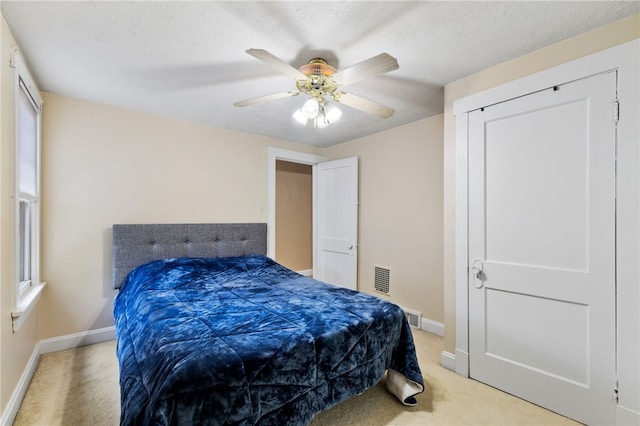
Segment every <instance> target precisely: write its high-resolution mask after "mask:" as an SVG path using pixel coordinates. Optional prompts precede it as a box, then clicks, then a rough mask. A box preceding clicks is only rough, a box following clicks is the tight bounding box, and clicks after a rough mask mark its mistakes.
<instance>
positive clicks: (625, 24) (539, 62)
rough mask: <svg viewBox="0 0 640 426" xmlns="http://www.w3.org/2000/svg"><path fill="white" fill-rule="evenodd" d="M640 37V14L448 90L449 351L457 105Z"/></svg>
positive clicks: (450, 345) (449, 343)
mask: <svg viewBox="0 0 640 426" xmlns="http://www.w3.org/2000/svg"><path fill="white" fill-rule="evenodd" d="M639 37H640V15H635V16H631V17H629V18H626V19H622V20H620V21H617V22H614V23H611V24H609V25H605V26H603V27H600V28H597V29H595V30H592V31H589V32H587V33H584V34H580V35H578V36H576V37H573V38H570V39H567V40H565V41H562V42H560V43H556V44H554V45H551V46H548V47H546V48H544V49H540V50H538V51H535V52H532V53H530V54H528V55H524V56H521V57H519V58H516V59H514V60H511V61H508V62H505V63H503V64H500V65H497V66H495V67H492V68H489V69H487V70H485V71H482V72H479V73H477V74H473V75H471V76H469V77H466V78H463V79H461V80H458V81H455V82H453V83H450V84H448V85H447V86H446V87H445V106H444V108H445V109H444V194H445V195H444V289H445V291H444V302H445V305H444V309H445V317H444V323H445V347H444V349H445V351H447V352H450V353H454V351H455V321H456V317H455V276H454V255H455V253H454V251H455V247H454V219H455V217H454V214H455V205H454V198H455V188H454V178H455V121H454V117H453V102H454V101H456V100H457V99H461V98H463V97H465V96H469V95H471V94H474V93H478V92H481V91H483V90H487V89H490V88H492V87H496V86H498V85H500V84H504V83H507V82H510V81H513V80H516V79H518V78H521V77H525V76H528V75H531V74H534V73H536V72H538V71H542V70H545V69H548V68H551V67H554V66H556V65H560V64H563V63H566V62H569V61H571V60H574V59H577V58H580V57H583V56H587V55H589V54H592V53H595V52H598V51H601V50H603V49H606V48H609V47H612V46H616V45H619V44H622V43H624V42H627V41H630V40H634V39H637V38H639Z"/></svg>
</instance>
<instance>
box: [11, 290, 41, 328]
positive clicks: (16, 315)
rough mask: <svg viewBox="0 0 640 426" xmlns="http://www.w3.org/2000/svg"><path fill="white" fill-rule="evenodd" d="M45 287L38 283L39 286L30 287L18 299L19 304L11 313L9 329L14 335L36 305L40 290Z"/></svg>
mask: <svg viewBox="0 0 640 426" xmlns="http://www.w3.org/2000/svg"><path fill="white" fill-rule="evenodd" d="M46 285H47V283H40V285H36V286H32V287H31V288H29V289H28V290H27V291H26V292H25V294H24V295H23V296H22V297H21V298H20V303H19V304H18V306H17V307H16V309H15V310H14V311H13V312H11V328H12V330H13V332H14V333H15V332H17V331H18V330H20V327H22V325H23V324H24V322H25V321H26V320H27V317H28V316H29V314H30V313H31V311H32V310H33V308H34V307H35V306H36V305H37V304H38V300H40V295H41V294H42V290H43V289H44V287H45V286H46Z"/></svg>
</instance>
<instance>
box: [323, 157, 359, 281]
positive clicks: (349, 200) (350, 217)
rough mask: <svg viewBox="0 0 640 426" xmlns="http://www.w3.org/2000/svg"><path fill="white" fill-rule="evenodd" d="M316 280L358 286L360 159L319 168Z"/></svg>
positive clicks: (345, 160) (339, 161) (336, 161)
mask: <svg viewBox="0 0 640 426" xmlns="http://www.w3.org/2000/svg"><path fill="white" fill-rule="evenodd" d="M314 185H315V192H316V194H315V198H316V207H315V219H314V220H315V228H316V240H315V244H316V249H315V256H316V261H315V262H314V278H316V279H318V280H321V281H325V282H328V283H331V284H336V285H339V286H342V287H346V288H350V289H352V290H356V289H357V285H358V158H357V157H351V158H345V159H341V160H335V161H328V162H325V163H319V164H318V165H316V170H315V173H314Z"/></svg>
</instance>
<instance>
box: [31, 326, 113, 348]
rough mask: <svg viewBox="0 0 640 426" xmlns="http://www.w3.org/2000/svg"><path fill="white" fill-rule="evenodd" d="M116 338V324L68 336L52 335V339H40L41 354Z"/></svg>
mask: <svg viewBox="0 0 640 426" xmlns="http://www.w3.org/2000/svg"><path fill="white" fill-rule="evenodd" d="M115 338H116V328H115V326H111V327H105V328H99V329H97V330H89V331H83V332H82V333H75V334H67V335H66V336H60V337H52V338H51V339H44V340H40V354H47V353H49V352H57V351H63V350H65V349H73V348H78V347H80V346H86V345H93V344H95V343H102V342H107V341H109V340H114V339H115Z"/></svg>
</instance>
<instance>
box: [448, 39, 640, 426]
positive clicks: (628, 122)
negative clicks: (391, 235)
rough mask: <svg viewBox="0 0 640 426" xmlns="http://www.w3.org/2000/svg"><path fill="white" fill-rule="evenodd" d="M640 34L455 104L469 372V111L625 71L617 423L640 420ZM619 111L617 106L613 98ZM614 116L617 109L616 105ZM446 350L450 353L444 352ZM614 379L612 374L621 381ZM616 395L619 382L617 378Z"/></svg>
mask: <svg viewBox="0 0 640 426" xmlns="http://www.w3.org/2000/svg"><path fill="white" fill-rule="evenodd" d="M639 52H640V39H636V40H633V41H630V42H627V43H624V44H621V45H619V46H615V47H612V48H609V49H606V50H604V51H601V52H598V53H595V54H592V55H589V56H585V57H583V58H580V59H577V60H574V61H571V62H568V63H566V64H563V65H559V66H556V67H553V68H551V69H548V70H545V71H541V72H539V73H536V74H532V75H530V76H527V77H524V78H521V79H518V80H514V81H512V82H509V83H506V84H503V85H501V86H498V87H496V88H493V89H490V90H487V91H484V92H480V93H478V94H475V95H471V96H468V97H466V98H463V99H460V100H457V101H455V102H454V104H453V114H454V116H455V134H456V145H455V150H456V162H455V174H456V176H455V182H454V184H455V224H454V227H455V312H456V315H455V318H456V320H455V324H456V330H455V333H456V334H455V335H456V349H455V355H454V360H455V371H456V372H457V373H458V374H461V375H463V376H465V377H469V328H468V321H469V317H468V307H469V301H468V289H469V283H468V271H467V268H468V266H467V265H468V219H469V216H468V134H467V129H468V112H469V111H473V110H476V109H479V108H482V107H485V106H489V105H492V104H495V103H499V102H502V101H506V100H509V99H513V98H517V97H519V96H524V95H527V94H530V93H533V92H537V91H540V90H544V89H548V88H550V87H553V86H555V85H559V84H563V83H568V82H571V81H574V80H578V79H582V78H586V77H589V76H592V75H595V74H599V73H602V72H608V71H612V70H618V100H619V104H620V108H621V111H620V118H619V121H618V127H617V153H618V154H617V156H618V158H617V178H616V187H617V197H616V204H617V210H616V223H617V226H616V252H617V257H616V271H617V284H616V285H617V311H616V323H617V336H618V338H617V348H616V353H617V368H618V390H619V393H618V397H619V401H618V408H617V424H625V423H632V424H637V423H639V422H640V383H639V382H640V379H639V378H638V377H639V376H640V371H639V367H638V363H637V360H638V359H640V350H639V349H638V347H639V344H638V343H639V340H640V336H638V333H637V324H638V323H640V314H639V313H638V305H639V303H640V289H639V288H638V282H637V277H638V276H639V275H640V266H638V263H639V262H638V259H640V172H639V171H638V169H639V168H640V147H639V146H638V144H637V141H638V140H639V139H640V124H639V123H638V122H637V121H636V120H637V119H636V117H638V116H640V105H639V104H640V99H639V96H638V93H640V83H639V82H638V78H637V76H638V75H639V74H640V66H639V62H640V54H639ZM612 111H613V105H612ZM612 117H613V112H612ZM443 355H444V354H443ZM613 379H614V378H612V381H613ZM612 396H613V385H612Z"/></svg>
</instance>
